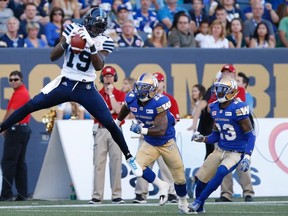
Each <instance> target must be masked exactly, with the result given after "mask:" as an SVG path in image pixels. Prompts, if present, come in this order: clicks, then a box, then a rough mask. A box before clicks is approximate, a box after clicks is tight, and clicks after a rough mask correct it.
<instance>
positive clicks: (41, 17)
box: [15, 0, 49, 26]
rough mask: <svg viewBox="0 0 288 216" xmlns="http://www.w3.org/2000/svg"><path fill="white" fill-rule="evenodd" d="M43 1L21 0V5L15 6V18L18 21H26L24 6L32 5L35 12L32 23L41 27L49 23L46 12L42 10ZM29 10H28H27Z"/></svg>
mask: <svg viewBox="0 0 288 216" xmlns="http://www.w3.org/2000/svg"><path fill="white" fill-rule="evenodd" d="M43 3H45V1H39V0H38V1H37V0H22V3H20V4H17V6H16V8H15V16H16V17H17V18H18V19H19V20H20V21H22V20H26V19H27V14H26V13H25V10H26V5H27V4H33V5H35V7H36V10H35V17H34V20H33V21H37V22H39V23H40V24H42V25H43V26H44V25H46V24H47V23H48V22H49V16H48V15H47V13H46V11H45V10H44V8H43V7H44V4H43ZM29 10H30V9H29Z"/></svg>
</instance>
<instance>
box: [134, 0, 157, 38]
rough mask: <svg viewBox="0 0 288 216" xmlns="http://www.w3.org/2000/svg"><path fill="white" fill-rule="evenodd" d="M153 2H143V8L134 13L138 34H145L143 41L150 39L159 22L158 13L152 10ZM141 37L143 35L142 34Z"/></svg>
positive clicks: (145, 0) (149, 0) (146, 0)
mask: <svg viewBox="0 0 288 216" xmlns="http://www.w3.org/2000/svg"><path fill="white" fill-rule="evenodd" d="M150 5H151V0H141V8H140V9H137V10H136V11H135V12H133V18H134V22H135V27H136V28H137V31H138V34H140V33H142V34H145V35H144V36H143V37H142V39H143V40H146V38H147V37H148V38H150V37H151V34H152V29H153V27H154V26H155V24H156V23H157V22H158V19H157V14H156V12H154V11H152V10H150V9H149V8H150ZM140 35H141V34H140Z"/></svg>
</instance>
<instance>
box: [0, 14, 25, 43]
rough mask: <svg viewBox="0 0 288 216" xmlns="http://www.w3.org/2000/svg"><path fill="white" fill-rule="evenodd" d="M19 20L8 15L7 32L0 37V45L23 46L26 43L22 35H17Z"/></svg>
mask: <svg viewBox="0 0 288 216" xmlns="http://www.w3.org/2000/svg"><path fill="white" fill-rule="evenodd" d="M19 25H20V22H19V20H18V19H17V18H16V17H10V18H9V19H8V20H7V32H6V34H4V35H3V36H2V37H1V38H0V47H1V46H2V47H12V48H18V47H25V46H26V44H25V42H24V39H23V38H22V37H19V35H18V30H19Z"/></svg>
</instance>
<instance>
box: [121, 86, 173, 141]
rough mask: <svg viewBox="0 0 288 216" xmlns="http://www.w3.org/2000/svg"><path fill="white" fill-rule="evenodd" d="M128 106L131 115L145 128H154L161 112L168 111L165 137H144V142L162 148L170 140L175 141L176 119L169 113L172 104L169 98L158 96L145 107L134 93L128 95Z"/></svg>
mask: <svg viewBox="0 0 288 216" xmlns="http://www.w3.org/2000/svg"><path fill="white" fill-rule="evenodd" d="M126 105H127V107H128V108H129V110H130V111H131V113H133V115H134V116H135V118H136V120H137V121H138V122H139V123H140V124H142V125H143V128H150V127H152V126H153V124H154V119H155V118H156V116H157V115H158V114H159V113H161V112H164V111H167V119H168V126H167V130H166V132H165V135H164V136H149V135H144V140H145V141H146V142H147V143H149V144H151V145H153V146H161V145H164V144H165V143H167V142H168V141H169V140H170V139H175V128H174V125H175V118H174V116H173V115H172V114H171V113H170V111H169V108H170V107H171V102H170V100H169V98H168V97H167V96H165V95H162V94H157V95H156V96H155V97H154V98H152V99H151V100H149V101H148V102H147V104H146V105H145V106H143V105H142V104H141V103H140V101H138V99H137V96H136V95H135V94H134V92H133V91H132V92H129V93H128V94H127V95H126Z"/></svg>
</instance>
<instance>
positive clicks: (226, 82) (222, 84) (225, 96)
mask: <svg viewBox="0 0 288 216" xmlns="http://www.w3.org/2000/svg"><path fill="white" fill-rule="evenodd" d="M213 88H214V92H215V93H216V96H217V100H218V102H219V103H224V102H226V101H230V100H232V99H234V98H235V97H236V95H237V94H238V85H237V82H236V80H234V79H232V78H230V77H223V78H221V79H219V81H217V82H215V83H214V85H213Z"/></svg>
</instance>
